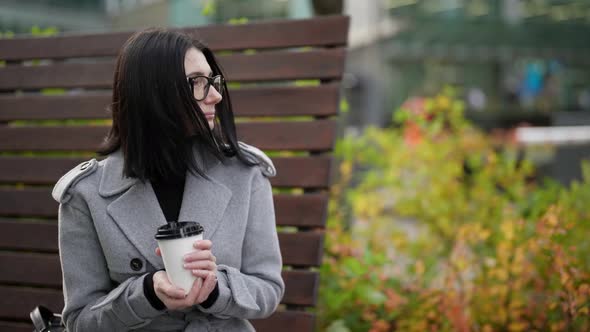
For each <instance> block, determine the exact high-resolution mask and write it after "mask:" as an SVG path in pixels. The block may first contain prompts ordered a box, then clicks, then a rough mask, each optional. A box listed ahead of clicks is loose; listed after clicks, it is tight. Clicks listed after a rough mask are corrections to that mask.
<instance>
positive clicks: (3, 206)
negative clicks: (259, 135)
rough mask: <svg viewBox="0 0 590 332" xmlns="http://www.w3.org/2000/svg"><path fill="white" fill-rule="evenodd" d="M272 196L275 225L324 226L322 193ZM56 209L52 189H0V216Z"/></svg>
mask: <svg viewBox="0 0 590 332" xmlns="http://www.w3.org/2000/svg"><path fill="white" fill-rule="evenodd" d="M273 197H274V205H275V215H276V219H277V225H279V226H296V227H320V228H321V227H323V226H324V223H325V219H326V218H325V217H326V211H327V208H328V195H326V194H323V193H319V194H305V195H297V196H294V195H287V194H276V195H274V196H273ZM57 209H58V204H57V203H56V202H55V201H54V200H53V198H51V188H26V189H21V190H14V189H10V188H0V216H18V217H49V218H56V217H57ZM0 222H9V220H6V219H2V220H0ZM10 222H17V221H16V220H13V221H10ZM18 222H24V221H18ZM5 234H7V232H5V231H2V232H0V238H1V237H2V236H4V235H5ZM14 234H19V233H14ZM21 234H22V233H21ZM41 236H43V235H41ZM17 238H18V236H17Z"/></svg>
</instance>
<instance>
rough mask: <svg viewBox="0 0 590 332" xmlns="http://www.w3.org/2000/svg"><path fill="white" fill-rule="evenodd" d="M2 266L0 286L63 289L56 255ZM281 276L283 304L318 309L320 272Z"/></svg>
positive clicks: (8, 259) (4, 255)
mask: <svg viewBox="0 0 590 332" xmlns="http://www.w3.org/2000/svg"><path fill="white" fill-rule="evenodd" d="M0 266H4V267H10V268H4V269H2V270H0V283H3V284H11V285H19V286H32V287H34V286H42V287H53V288H55V289H60V288H61V285H62V274H61V268H60V263H59V257H58V255H57V254H31V253H14V252H0ZM32 271H34V273H32ZM282 276H283V280H284V281H285V295H284V296H283V300H282V303H283V304H289V305H301V306H310V305H315V303H316V299H317V287H318V283H319V275H318V273H317V272H311V271H301V270H293V271H283V272H282ZM0 296H1V295H0Z"/></svg>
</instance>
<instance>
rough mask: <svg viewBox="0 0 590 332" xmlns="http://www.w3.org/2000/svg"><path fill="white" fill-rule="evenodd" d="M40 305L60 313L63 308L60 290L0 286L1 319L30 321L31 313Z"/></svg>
mask: <svg viewBox="0 0 590 332" xmlns="http://www.w3.org/2000/svg"><path fill="white" fill-rule="evenodd" d="M38 305H43V306H45V307H47V308H49V310H52V311H54V312H59V311H61V309H62V308H63V305H64V302H63V295H62V292H61V291H60V290H54V289H36V288H29V287H14V286H0V319H6V318H8V319H11V318H12V319H14V318H16V319H21V320H29V313H30V312H31V311H32V310H33V309H34V308H35V307H36V306H38Z"/></svg>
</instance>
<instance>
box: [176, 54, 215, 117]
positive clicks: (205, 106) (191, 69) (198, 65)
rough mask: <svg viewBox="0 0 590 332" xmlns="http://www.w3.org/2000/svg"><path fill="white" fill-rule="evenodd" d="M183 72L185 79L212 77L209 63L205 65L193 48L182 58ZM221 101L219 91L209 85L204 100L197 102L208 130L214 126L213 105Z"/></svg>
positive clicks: (204, 60) (201, 56)
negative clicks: (205, 119)
mask: <svg viewBox="0 0 590 332" xmlns="http://www.w3.org/2000/svg"><path fill="white" fill-rule="evenodd" d="M184 70H185V75H186V77H194V76H197V75H201V76H208V77H211V76H213V73H212V71H211V67H210V66H209V63H207V59H206V58H205V55H203V52H201V51H199V50H197V49H196V48H194V47H193V48H191V49H189V50H188V51H187V52H186V55H185V56H184ZM197 93H198V91H196V90H195V95H196V94H197ZM195 98H196V97H195ZM221 99H222V96H221V94H220V93H219V91H217V90H215V87H214V86H213V85H211V86H210V87H209V92H208V93H207V95H206V96H205V99H203V100H201V101H197V104H198V105H199V107H200V108H201V110H202V111H203V113H204V114H205V117H206V118H207V122H208V123H209V128H211V129H213V127H214V126H215V105H216V104H217V103H219V102H220V101H221Z"/></svg>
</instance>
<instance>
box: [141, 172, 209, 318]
mask: <svg viewBox="0 0 590 332" xmlns="http://www.w3.org/2000/svg"><path fill="white" fill-rule="evenodd" d="M184 182H185V178H184V177H181V178H174V179H170V180H168V181H152V182H151V184H152V188H153V189H154V193H155V194H156V197H157V198H158V203H159V204H160V209H161V210H162V212H163V213H164V217H166V221H168V222H171V221H179V220H178V215H179V213H180V207H181V205H182V196H183V194H184ZM155 273H156V272H151V273H150V274H148V275H147V276H146V277H145V279H144V282H143V292H144V294H145V296H146V298H147V299H148V301H149V302H150V304H151V305H152V307H154V308H155V309H157V310H164V309H165V308H166V306H165V305H164V303H163V302H162V301H161V300H160V299H159V298H158V297H157V296H156V292H155V290H154V278H153V277H154V274H155ZM218 296H219V288H218V286H217V284H216V285H215V289H214V290H213V291H212V292H211V294H209V297H208V298H207V300H205V301H204V302H203V303H201V306H202V307H204V308H209V307H211V306H212V305H213V303H215V301H216V300H217V297H218Z"/></svg>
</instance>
